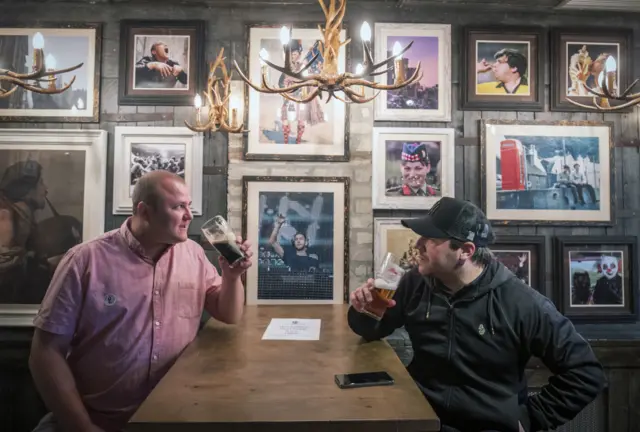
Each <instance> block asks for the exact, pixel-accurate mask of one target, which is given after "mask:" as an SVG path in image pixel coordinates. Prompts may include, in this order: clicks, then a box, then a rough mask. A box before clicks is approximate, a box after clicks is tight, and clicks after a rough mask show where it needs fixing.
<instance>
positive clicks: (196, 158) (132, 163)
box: [113, 126, 203, 216]
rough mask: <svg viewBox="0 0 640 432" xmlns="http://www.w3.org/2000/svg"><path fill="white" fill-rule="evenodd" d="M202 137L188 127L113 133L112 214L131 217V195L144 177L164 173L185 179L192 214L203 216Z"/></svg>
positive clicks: (127, 129) (127, 128) (122, 129)
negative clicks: (159, 171) (129, 215)
mask: <svg viewBox="0 0 640 432" xmlns="http://www.w3.org/2000/svg"><path fill="white" fill-rule="evenodd" d="M202 142H203V136H202V134H201V133H195V132H193V131H191V130H189V129H187V128H186V127H146V126H117V127H116V128H115V131H114V143H115V149H114V174H113V214H131V212H132V210H133V203H132V201H131V194H132V193H133V188H134V187H135V185H136V182H137V181H138V179H139V178H140V177H142V176H143V175H144V174H146V173H148V172H151V171H157V170H164V171H169V172H172V173H174V174H177V175H179V176H180V177H182V178H183V179H184V180H185V182H186V184H187V186H188V187H189V190H190V192H191V199H192V204H191V212H192V213H193V215H194V216H200V215H202V152H203V147H202Z"/></svg>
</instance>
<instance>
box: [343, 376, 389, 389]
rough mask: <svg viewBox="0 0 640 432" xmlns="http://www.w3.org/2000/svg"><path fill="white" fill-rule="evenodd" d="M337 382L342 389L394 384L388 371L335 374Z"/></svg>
mask: <svg viewBox="0 0 640 432" xmlns="http://www.w3.org/2000/svg"><path fill="white" fill-rule="evenodd" d="M335 379H336V384H337V385H338V387H340V388H342V389H347V388H358V387H372V386H383V385H392V384H393V383H394V381H393V378H392V377H391V375H389V374H388V373H387V372H363V373H350V374H340V375H336V376H335Z"/></svg>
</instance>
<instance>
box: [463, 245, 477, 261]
mask: <svg viewBox="0 0 640 432" xmlns="http://www.w3.org/2000/svg"><path fill="white" fill-rule="evenodd" d="M460 250H461V252H462V255H461V256H460V258H462V259H464V260H468V259H471V257H472V256H473V254H474V253H476V245H474V244H473V243H471V242H466V243H463V244H462V247H460Z"/></svg>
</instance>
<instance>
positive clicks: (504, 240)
mask: <svg viewBox="0 0 640 432" xmlns="http://www.w3.org/2000/svg"><path fill="white" fill-rule="evenodd" d="M523 250H524V251H527V252H529V253H530V254H531V255H530V259H529V262H528V270H529V271H528V273H529V275H528V276H529V281H528V283H527V282H525V283H527V285H529V286H530V287H532V288H533V289H535V290H536V291H538V292H539V293H540V294H542V295H544V296H547V297H549V296H550V295H551V291H552V290H549V289H547V286H548V284H547V280H546V279H547V238H546V237H545V236H542V235H540V236H538V235H533V236H513V235H511V236H510V235H500V234H496V240H495V242H494V243H493V244H492V245H491V251H492V252H493V253H494V255H495V257H496V259H497V260H498V261H500V262H501V263H502V264H504V265H505V266H507V268H509V270H511V271H512V272H513V273H514V274H516V276H519V274H518V272H517V271H514V270H513V269H512V267H513V266H512V265H510V264H516V265H517V264H518V263H517V262H513V263H511V262H508V261H507V262H505V261H503V260H502V259H501V257H500V254H499V253H500V252H501V251H505V252H514V253H515V252H520V251H523Z"/></svg>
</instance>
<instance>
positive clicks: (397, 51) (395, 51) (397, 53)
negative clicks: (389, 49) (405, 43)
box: [393, 41, 402, 59]
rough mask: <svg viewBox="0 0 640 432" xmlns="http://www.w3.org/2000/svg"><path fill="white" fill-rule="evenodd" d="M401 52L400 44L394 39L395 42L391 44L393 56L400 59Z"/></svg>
mask: <svg viewBox="0 0 640 432" xmlns="http://www.w3.org/2000/svg"><path fill="white" fill-rule="evenodd" d="M401 52H402V45H400V42H398V41H396V43H394V44H393V56H394V57H396V58H398V59H400V58H401V57H402V56H401V55H400V53H401Z"/></svg>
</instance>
